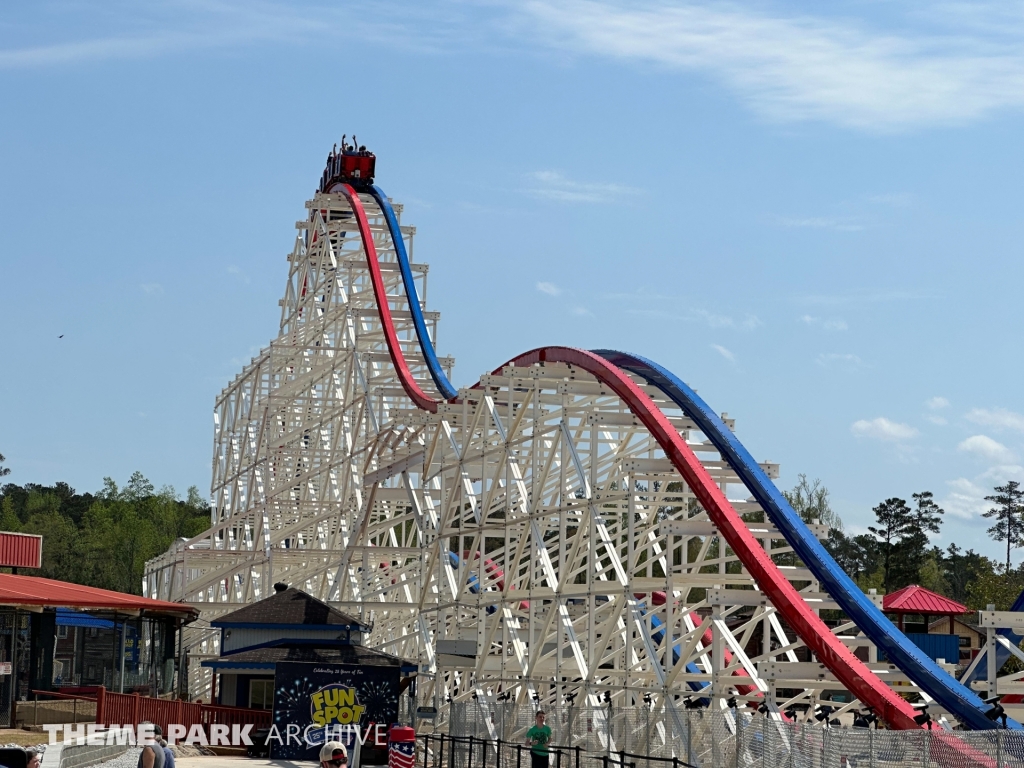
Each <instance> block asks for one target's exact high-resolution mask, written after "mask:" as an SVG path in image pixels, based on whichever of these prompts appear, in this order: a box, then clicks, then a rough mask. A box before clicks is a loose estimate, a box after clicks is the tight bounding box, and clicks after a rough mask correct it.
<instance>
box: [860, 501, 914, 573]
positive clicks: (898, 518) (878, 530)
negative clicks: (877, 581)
mask: <svg viewBox="0 0 1024 768" xmlns="http://www.w3.org/2000/svg"><path fill="white" fill-rule="evenodd" d="M872 511H873V512H874V513H875V522H876V523H877V525H869V526H868V530H869V531H871V532H872V533H873V534H875V537H876V538H877V539H878V541H879V544H880V545H881V550H882V560H883V567H884V568H885V578H884V581H883V587H884V589H885V591H886V592H889V591H890V588H891V585H892V582H893V579H892V577H893V575H894V574H893V568H892V563H893V554H894V551H895V549H896V546H897V545H898V544H899V543H900V542H901V541H903V539H905V538H907V537H908V536H911V535H912V534H914V533H915V532H916V531H917V527H916V526H915V524H914V513H913V512H912V511H911V509H910V507H908V506H907V502H906V501H904V500H903V499H897V498H895V497H893V498H890V499H886V500H885V501H883V502H882V503H881V504H879V505H878V506H877V507H875V508H874V509H873V510H872Z"/></svg>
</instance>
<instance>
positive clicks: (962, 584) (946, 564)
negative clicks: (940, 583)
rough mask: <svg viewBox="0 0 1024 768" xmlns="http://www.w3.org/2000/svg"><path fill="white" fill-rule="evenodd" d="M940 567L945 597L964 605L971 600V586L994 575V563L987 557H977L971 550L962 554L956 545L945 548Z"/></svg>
mask: <svg viewBox="0 0 1024 768" xmlns="http://www.w3.org/2000/svg"><path fill="white" fill-rule="evenodd" d="M940 567H941V568H942V577H943V580H944V581H945V583H946V590H947V591H946V593H945V594H946V597H949V598H952V599H953V600H956V601H957V602H958V603H964V604H968V601H969V600H970V599H971V596H970V588H971V585H972V584H974V583H976V582H977V581H978V580H979V579H981V578H983V577H987V576H989V575H991V574H994V573H995V563H993V562H992V561H991V560H989V559H988V558H987V557H985V556H984V555H979V554H978V553H977V552H975V551H974V550H973V549H969V550H967V551H966V552H964V551H963V550H962V549H961V548H960V547H958V546H957V545H956V544H950V545H949V546H948V547H947V548H946V551H945V553H944V554H942V556H941V562H940ZM982 607H984V604H983V605H982Z"/></svg>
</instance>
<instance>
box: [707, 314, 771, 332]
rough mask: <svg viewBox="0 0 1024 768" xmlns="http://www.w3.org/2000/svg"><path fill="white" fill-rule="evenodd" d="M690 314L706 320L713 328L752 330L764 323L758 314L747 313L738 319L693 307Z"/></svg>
mask: <svg viewBox="0 0 1024 768" xmlns="http://www.w3.org/2000/svg"><path fill="white" fill-rule="evenodd" d="M690 314H691V315H693V316H694V317H696V318H699V319H701V320H703V321H704V322H706V323H707V324H708V326H710V327H711V328H736V329H739V330H745V331H751V330H753V329H754V328H757V327H758V326H761V325H764V323H762V322H761V319H760V318H759V317H757V316H756V315H747V316H746V317H744V318H743V319H742V320H738V319H736V318H733V317H729V316H728V315H719V314H716V313H714V312H708V311H707V310H706V309H691V310H690Z"/></svg>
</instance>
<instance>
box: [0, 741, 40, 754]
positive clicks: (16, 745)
mask: <svg viewBox="0 0 1024 768" xmlns="http://www.w3.org/2000/svg"><path fill="white" fill-rule="evenodd" d="M0 747H3V748H4V749H7V748H8V747H21V748H22V749H34V750H35V751H36V752H40V753H42V752H45V751H46V742H43V743H42V744H30V745H25V744H13V743H12V744H0Z"/></svg>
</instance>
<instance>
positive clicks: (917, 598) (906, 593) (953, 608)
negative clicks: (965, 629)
mask: <svg viewBox="0 0 1024 768" xmlns="http://www.w3.org/2000/svg"><path fill="white" fill-rule="evenodd" d="M882 610H883V611H885V612H886V613H895V614H896V616H897V626H898V627H899V628H900V631H901V632H902V631H903V618H904V617H905V616H906V615H907V614H920V615H922V616H924V625H925V631H926V632H927V627H928V617H929V616H949V634H951V635H952V634H955V632H954V629H953V619H954V617H956V616H961V615H963V614H965V613H971V609H970V608H968V607H967V606H966V605H964V604H963V603H958V602H957V601H956V600H950V599H949V598H948V597H943V596H942V595H939V594H937V593H935V592H932V591H931V590H930V589H925V588H924V587H921V586H918V585H917V584H911V585H910V586H909V587H904V588H903V589H899V590H897V591H895V592H893V593H892V594H889V595H886V596H885V597H883V598H882Z"/></svg>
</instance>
